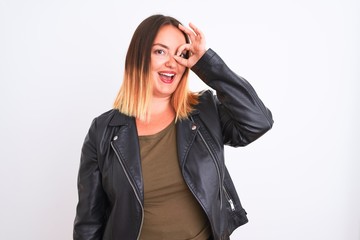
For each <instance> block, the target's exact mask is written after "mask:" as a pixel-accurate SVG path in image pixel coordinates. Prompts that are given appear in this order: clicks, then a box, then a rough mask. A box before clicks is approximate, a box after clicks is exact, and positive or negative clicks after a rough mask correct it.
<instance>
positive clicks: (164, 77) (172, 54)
mask: <svg viewBox="0 0 360 240" xmlns="http://www.w3.org/2000/svg"><path fill="white" fill-rule="evenodd" d="M189 26H190V28H186V27H184V26H182V25H179V27H178V28H176V27H174V26H172V25H166V26H163V27H161V28H160V29H159V32H158V33H157V35H156V38H155V40H154V44H153V47H152V50H151V66H150V69H151V75H152V81H154V88H153V97H152V102H151V105H150V111H149V113H150V120H149V121H141V120H139V119H136V125H137V130H138V135H140V136H141V135H151V134H155V133H157V132H159V131H161V130H162V129H164V128H165V127H166V126H168V125H169V124H170V123H171V122H172V121H173V120H174V118H175V111H174V109H173V107H172V106H171V104H170V99H171V95H172V94H173V92H174V91H175V90H176V88H177V86H178V84H179V82H180V80H181V77H182V75H183V73H184V71H185V69H186V67H188V68H191V67H192V66H194V64H195V63H196V62H197V61H198V60H199V59H200V58H201V57H202V56H203V55H204V53H205V52H206V49H205V37H204V35H203V33H202V32H201V31H200V30H199V29H198V28H197V27H196V26H195V25H193V24H192V23H190V24H189ZM182 32H185V33H186V34H187V35H188V36H189V38H190V42H191V43H186V41H185V38H184V35H183V33H182ZM186 51H189V52H190V56H189V58H188V59H185V58H184V53H185V52H186Z"/></svg>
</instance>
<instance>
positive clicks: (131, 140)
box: [110, 113, 144, 200]
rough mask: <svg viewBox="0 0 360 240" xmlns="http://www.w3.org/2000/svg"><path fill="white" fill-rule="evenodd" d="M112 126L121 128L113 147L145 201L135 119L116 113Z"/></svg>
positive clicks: (114, 138)
mask: <svg viewBox="0 0 360 240" xmlns="http://www.w3.org/2000/svg"><path fill="white" fill-rule="evenodd" d="M110 126H120V128H119V130H118V132H117V133H116V134H115V136H114V137H113V141H112V142H113V146H114V148H115V150H116V151H117V154H118V157H119V161H121V162H120V163H121V164H122V166H123V168H124V171H126V174H127V175H128V178H129V180H130V181H131V183H130V184H132V185H133V186H134V188H135V189H134V190H136V191H137V193H138V195H139V197H140V199H141V200H143V199H144V188H143V180H142V172H141V160H140V147H139V141H138V137H137V131H136V125H135V119H134V118H132V117H128V116H125V115H122V114H120V113H116V115H115V116H114V118H113V119H112V120H111V122H110Z"/></svg>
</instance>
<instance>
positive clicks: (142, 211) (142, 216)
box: [110, 142, 144, 240]
mask: <svg viewBox="0 0 360 240" xmlns="http://www.w3.org/2000/svg"><path fill="white" fill-rule="evenodd" d="M110 144H111V147H112V149H113V150H114V152H115V154H116V157H117V158H118V161H119V162H120V165H121V167H122V169H123V170H124V173H125V176H126V178H127V180H128V181H129V183H130V186H131V188H132V189H133V191H134V193H135V196H136V199H137V201H138V202H139V204H140V207H141V224H140V229H139V232H138V236H137V238H136V239H137V240H139V239H140V233H141V229H142V226H143V223H144V206H143V205H142V203H141V201H140V197H139V195H138V194H137V192H136V190H135V187H134V184H133V183H132V182H131V180H130V177H129V174H128V173H127V171H126V169H125V166H124V164H123V162H122V161H121V158H120V156H119V154H118V152H117V151H116V149H115V147H114V145H113V142H111V143H110Z"/></svg>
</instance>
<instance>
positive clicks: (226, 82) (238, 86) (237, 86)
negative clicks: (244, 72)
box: [191, 49, 273, 146]
mask: <svg viewBox="0 0 360 240" xmlns="http://www.w3.org/2000/svg"><path fill="white" fill-rule="evenodd" d="M191 69H192V71H194V73H196V74H197V75H198V76H199V77H200V78H201V79H202V80H203V81H204V82H205V83H206V84H207V85H209V86H210V87H211V88H213V89H215V90H216V95H217V100H216V101H217V102H218V108H219V117H220V120H221V125H222V128H223V129H222V131H223V141H224V143H225V144H228V145H231V146H245V145H247V144H249V143H251V142H253V141H255V140H256V139H257V138H259V137H260V136H262V135H263V134H264V133H265V132H267V131H268V130H269V129H271V127H272V125H273V119H272V114H271V112H270V110H269V109H267V108H266V107H265V105H264V104H263V102H262V101H261V100H260V98H259V97H258V95H257V94H256V92H255V90H254V89H253V87H252V86H251V85H250V84H249V83H248V82H247V81H246V80H245V79H244V78H242V77H240V76H238V75H237V74H235V73H234V72H232V71H231V69H229V68H228V66H227V65H226V64H225V63H224V62H223V60H222V59H221V58H220V57H219V56H218V55H217V54H216V53H215V52H214V51H213V50H212V49H209V50H207V51H206V53H205V54H204V55H203V56H202V57H201V58H200V60H199V61H198V62H196V64H195V65H194V66H193V67H192V68H191Z"/></svg>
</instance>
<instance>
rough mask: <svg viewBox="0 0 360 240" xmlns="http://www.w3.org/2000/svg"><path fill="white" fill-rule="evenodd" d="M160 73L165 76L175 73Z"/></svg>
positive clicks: (171, 75)
mask: <svg viewBox="0 0 360 240" xmlns="http://www.w3.org/2000/svg"><path fill="white" fill-rule="evenodd" d="M160 75H164V76H167V77H173V76H174V75H175V74H172V73H160Z"/></svg>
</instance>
